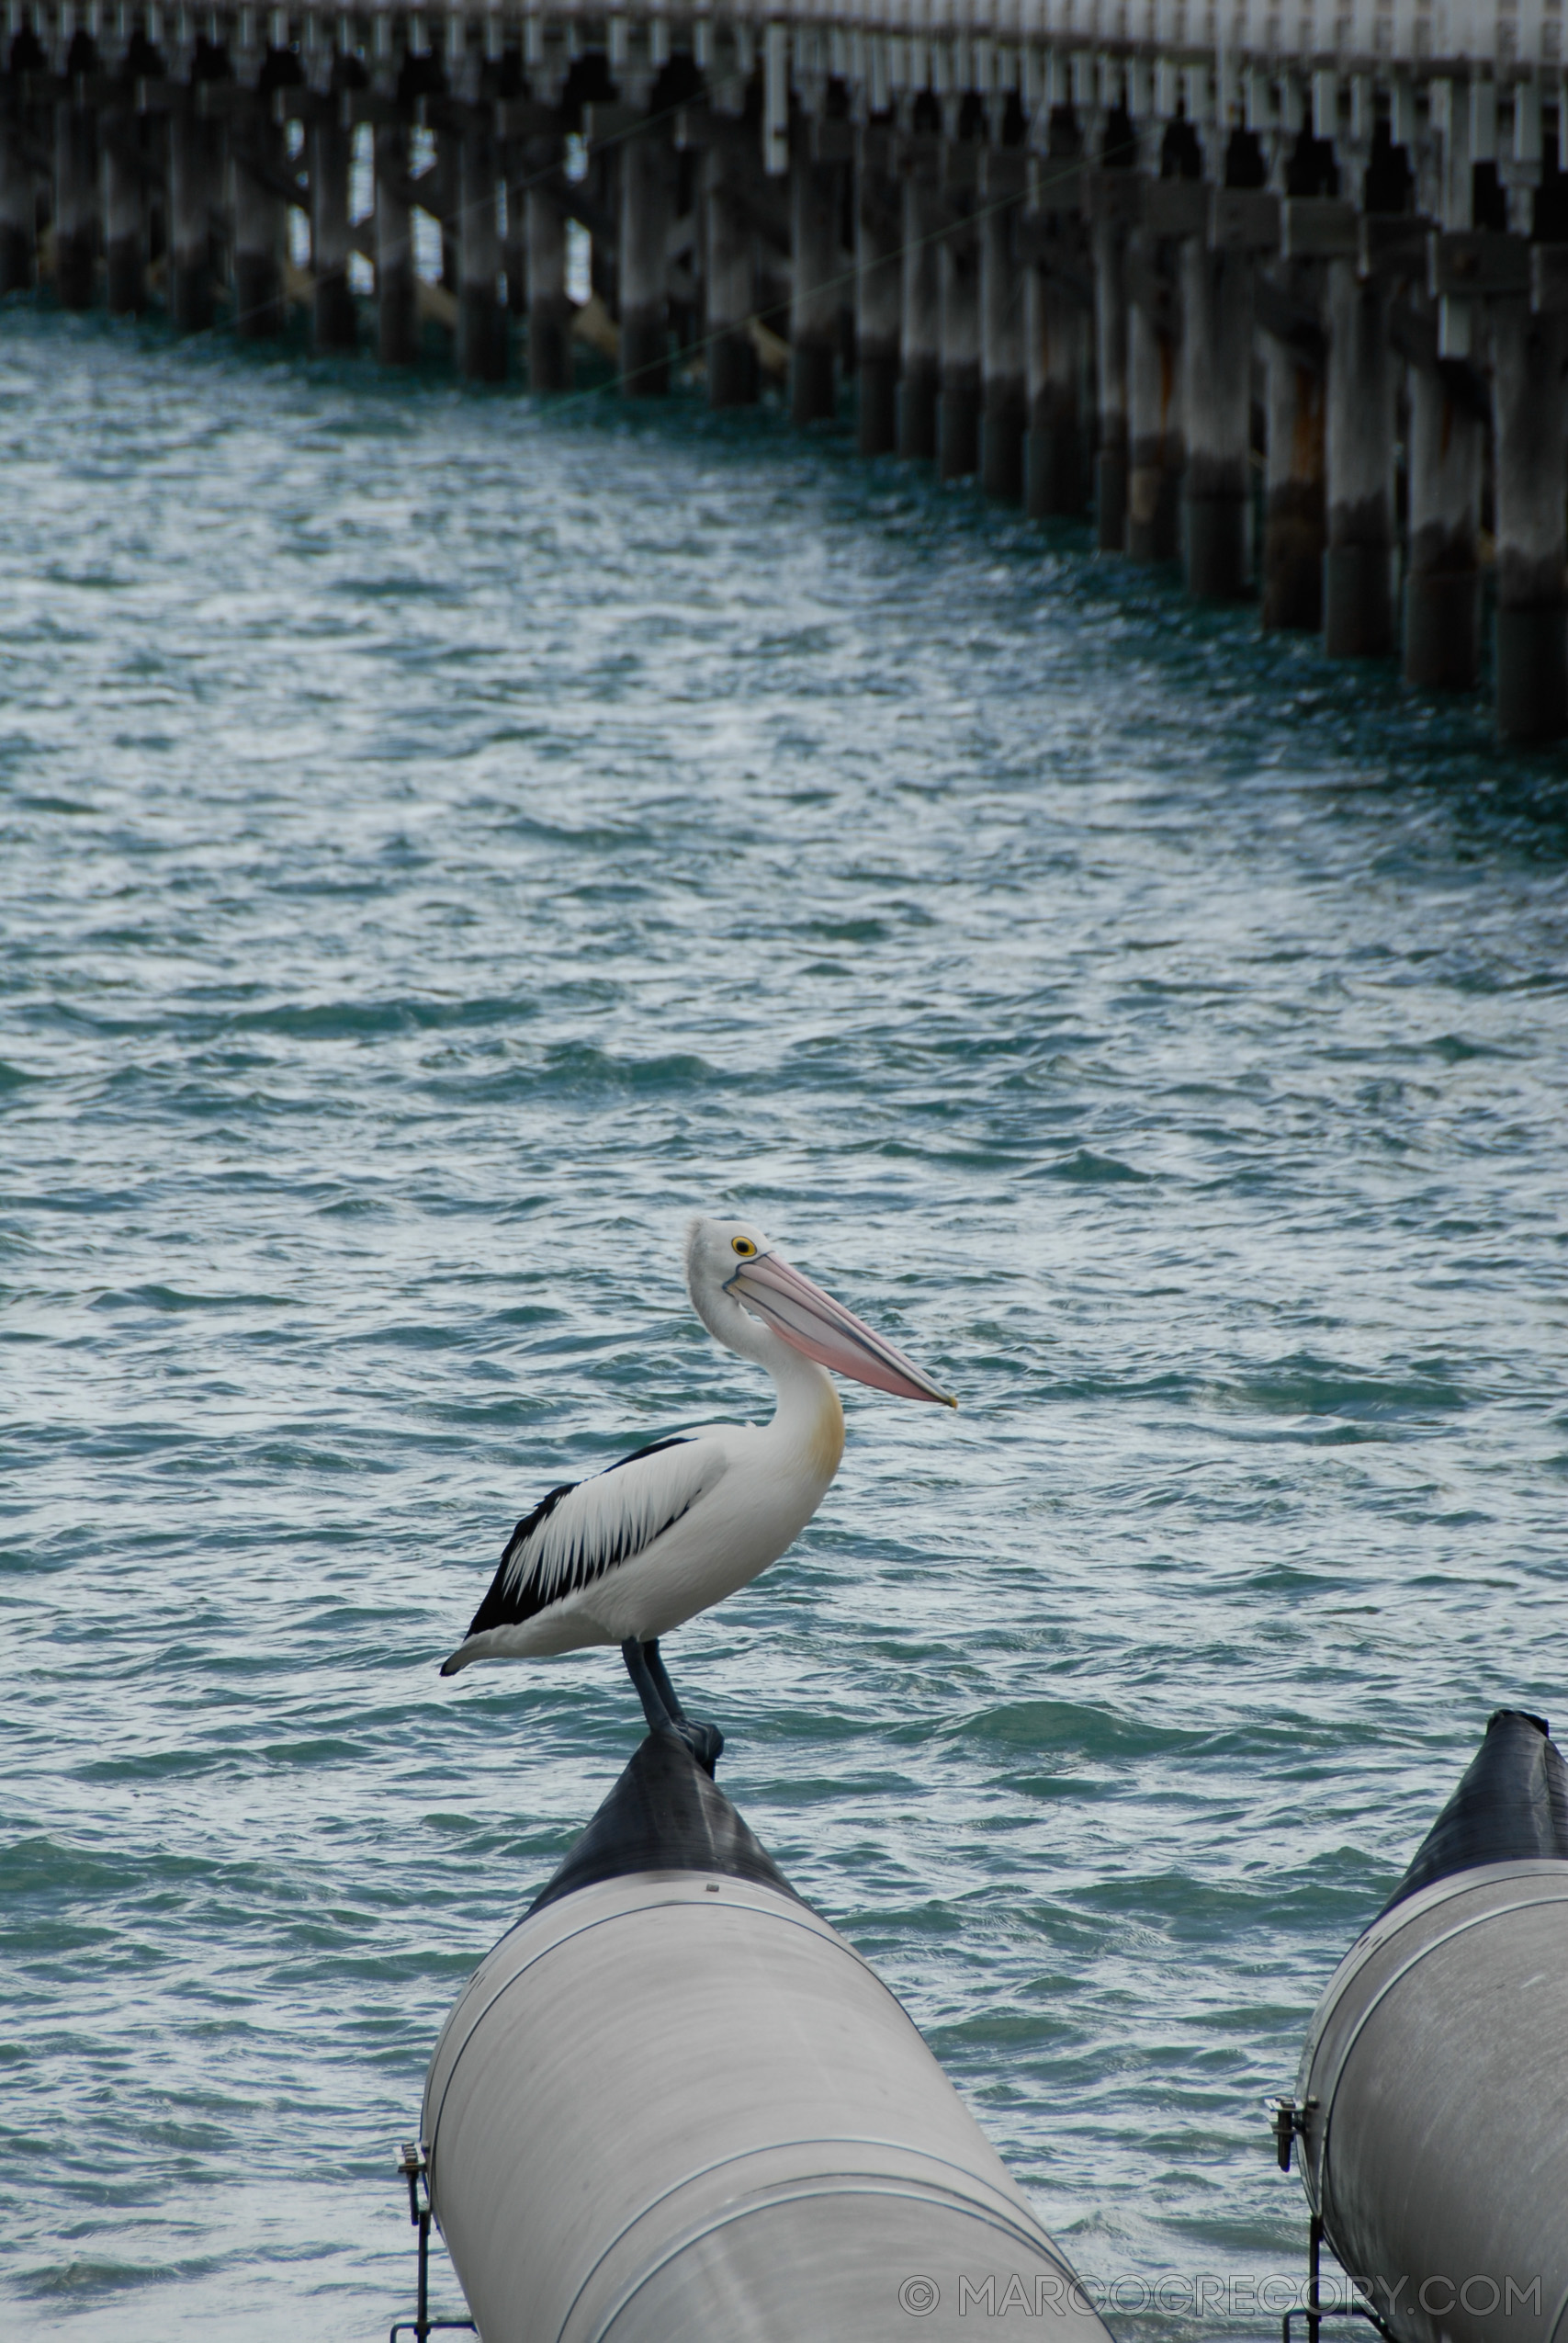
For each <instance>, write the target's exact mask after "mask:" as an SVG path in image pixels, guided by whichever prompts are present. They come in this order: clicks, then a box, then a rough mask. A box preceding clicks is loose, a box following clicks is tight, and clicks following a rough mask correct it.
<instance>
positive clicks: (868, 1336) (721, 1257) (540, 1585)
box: [441, 1219, 957, 1772]
mask: <svg viewBox="0 0 1568 2343" xmlns="http://www.w3.org/2000/svg"><path fill="white" fill-rule="evenodd" d="M685 1271H686V1291H687V1293H688V1294H689V1296H691V1302H692V1307H693V1308H694V1310H695V1311H696V1313H697V1316H698V1317H699V1318H700V1319H702V1322H703V1324H704V1325H705V1327H706V1328H707V1330H708V1332H709V1333H710V1334H711V1335H712V1336H713V1338H714V1340H715V1341H716V1342H722V1343H723V1344H724V1347H725V1349H726V1350H728V1351H736V1352H738V1353H739V1355H740V1356H741V1358H743V1359H752V1360H754V1361H755V1362H756V1364H758V1365H759V1366H763V1367H766V1369H767V1371H768V1373H769V1374H770V1375H772V1376H773V1384H774V1387H775V1388H776V1390H777V1392H778V1406H777V1407H776V1408H775V1409H774V1410H773V1421H772V1422H770V1423H768V1424H766V1425H756V1424H728V1423H716V1424H701V1425H699V1426H698V1427H697V1428H696V1429H695V1430H694V1431H692V1432H676V1433H675V1434H674V1435H673V1437H672V1438H671V1439H669V1440H656V1441H655V1442H654V1443H652V1445H651V1446H650V1447H647V1448H638V1449H636V1450H634V1452H633V1453H632V1454H631V1455H629V1456H623V1457H622V1458H621V1459H620V1461H619V1463H618V1464H614V1465H610V1466H607V1467H606V1468H605V1470H604V1471H603V1472H601V1473H595V1474H594V1475H593V1476H592V1478H591V1479H588V1480H580V1481H576V1482H568V1483H565V1484H563V1485H562V1486H561V1487H560V1488H552V1489H551V1490H550V1492H549V1494H548V1496H547V1497H546V1498H545V1499H544V1500H542V1501H541V1502H540V1503H539V1504H538V1505H536V1507H535V1508H534V1511H532V1512H531V1513H529V1514H527V1515H526V1516H525V1519H524V1520H522V1521H521V1522H518V1524H517V1527H516V1528H515V1529H514V1530H513V1533H512V1536H511V1538H510V1539H509V1541H508V1543H507V1547H506V1551H505V1553H504V1554H503V1555H502V1557H501V1567H500V1568H499V1569H498V1570H497V1571H496V1574H495V1578H494V1579H493V1581H492V1583H491V1590H490V1592H489V1593H488V1594H487V1595H486V1596H485V1599H484V1601H483V1602H481V1603H480V1605H479V1609H478V1611H476V1612H475V1613H474V1617H473V1624H471V1626H470V1627H469V1629H468V1635H467V1636H465V1638H464V1639H463V1641H462V1642H461V1643H460V1644H459V1645H458V1646H457V1650H456V1651H454V1652H453V1653H452V1654H451V1655H450V1656H449V1657H448V1658H446V1659H445V1660H443V1662H442V1664H441V1673H442V1674H443V1676H455V1675H456V1674H457V1671H458V1670H459V1669H462V1668H468V1667H471V1666H472V1665H473V1663H474V1661H475V1660H476V1659H538V1658H549V1657H554V1656H555V1655H557V1654H558V1653H560V1652H566V1651H581V1650H583V1649H584V1648H585V1647H589V1646H592V1645H594V1644H619V1646H620V1647H621V1657H622V1658H623V1659H624V1660H625V1662H626V1670H627V1672H628V1674H629V1675H630V1677H631V1680H632V1682H633V1683H634V1684H635V1685H636V1686H637V1694H638V1697H639V1698H640V1700H641V1702H642V1707H643V1714H644V1715H645V1716H646V1717H647V1719H648V1723H649V1730H650V1731H653V1732H656V1733H657V1732H664V1733H670V1732H674V1733H677V1734H679V1735H680V1737H682V1739H683V1740H684V1741H685V1743H686V1745H687V1747H688V1748H689V1749H691V1750H692V1752H693V1754H694V1756H695V1757H696V1758H697V1759H698V1760H700V1762H701V1763H703V1764H704V1765H705V1766H706V1767H707V1769H708V1771H709V1772H711V1771H713V1767H714V1764H715V1762H716V1759H717V1757H718V1754H719V1751H720V1750H721V1749H723V1747H724V1738H723V1736H722V1734H720V1733H719V1731H718V1730H717V1728H716V1726H712V1725H699V1724H694V1722H693V1721H692V1720H691V1719H690V1718H688V1716H687V1715H686V1713H685V1711H684V1710H683V1709H682V1706H681V1703H680V1701H679V1700H678V1699H677V1697H676V1693H675V1688H674V1686H673V1685H672V1684H671V1681H670V1678H669V1674H668V1671H667V1670H666V1669H665V1666H664V1663H663V1661H662V1660H661V1658H660V1654H659V1639H660V1636H667V1635H668V1634H669V1633H670V1632H671V1629H672V1628H675V1627H679V1626H680V1625H681V1624H682V1623H683V1622H684V1621H685V1620H687V1619H690V1618H693V1617H694V1616H695V1614H696V1613H698V1612H699V1611H706V1610H708V1609H710V1608H711V1606H712V1605H713V1604H714V1603H716V1602H723V1600H724V1598H725V1596H726V1595H727V1594H733V1593H734V1592H735V1591H736V1590H737V1589H738V1588H739V1587H743V1586H746V1585H747V1584H748V1583H749V1582H750V1580H751V1579H754V1578H756V1577H757V1576H758V1574H759V1573H760V1572H761V1571H763V1570H765V1569H766V1568H767V1567H768V1565H769V1563H770V1562H776V1561H777V1560H778V1558H779V1556H780V1555H781V1554H783V1553H784V1550H785V1548H786V1547H787V1546H789V1545H793V1543H794V1541H795V1538H796V1537H797V1536H798V1535H799V1534H800V1532H801V1531H802V1530H803V1529H804V1528H805V1527H806V1524H807V1522H808V1521H809V1520H810V1519H811V1516H812V1515H813V1513H815V1512H816V1511H817V1508H818V1505H820V1504H821V1502H822V1500H823V1498H824V1497H825V1496H826V1495H827V1493H828V1487H829V1482H830V1481H831V1480H832V1477H833V1475H834V1474H835V1473H836V1472H837V1471H838V1469H839V1459H840V1456H841V1455H842V1454H843V1453H844V1412H843V1409H841V1408H840V1405H839V1395H838V1392H837V1390H836V1389H835V1388H834V1387H833V1384H832V1383H831V1381H830V1380H829V1376H828V1375H826V1374H825V1373H824V1372H823V1370H824V1369H825V1368H831V1369H832V1370H833V1373H834V1374H836V1375H849V1376H850V1377H851V1378H852V1380H853V1381H854V1382H856V1383H866V1384H869V1385H870V1386H871V1387H872V1388H873V1390H875V1391H890V1392H892V1393H894V1394H895V1395H896V1396H897V1397H898V1398H905V1399H934V1400H937V1401H939V1402H940V1403H941V1404H942V1406H943V1407H948V1408H952V1407H955V1406H956V1405H957V1402H956V1400H954V1399H952V1398H949V1397H948V1395H947V1393H946V1392H945V1391H942V1390H940V1389H939V1388H938V1387H937V1386H936V1385H935V1384H934V1383H933V1382H932V1381H931V1377H930V1376H929V1375H924V1374H922V1373H921V1371H920V1369H919V1367H918V1366H916V1365H915V1364H914V1363H913V1361H912V1360H909V1359H907V1358H906V1357H905V1356H904V1354H903V1353H902V1352H901V1351H896V1350H895V1349H894V1347H893V1345H892V1344H891V1343H890V1342H885V1341H883V1340H882V1338H881V1336H880V1335H878V1334H874V1333H873V1332H872V1330H871V1329H870V1327H869V1326H866V1325H864V1324H863V1322H862V1321H861V1319H858V1318H856V1317H855V1316H854V1315H853V1314H852V1312H851V1311H849V1310H847V1309H845V1308H844V1307H843V1305H842V1304H841V1303H840V1302H836V1301H834V1300H833V1298H832V1296H831V1295H829V1294H825V1293H824V1292H823V1291H822V1288H821V1287H820V1285H813V1284H812V1282H811V1280H810V1278H809V1277H803V1276H802V1275H801V1273H800V1272H799V1270H798V1269H792V1268H791V1267H790V1265H789V1263H788V1262H786V1261H784V1259H783V1258H782V1257H781V1255H780V1254H779V1253H778V1252H776V1251H775V1250H774V1248H773V1245H772V1244H770V1242H769V1241H768V1239H767V1238H766V1237H765V1236H763V1234H762V1232H761V1229H760V1228H754V1227H753V1226H752V1224H751V1223H750V1221H748V1220H707V1219H696V1220H694V1221H693V1222H692V1223H691V1226H690V1227H689V1228H688V1229H687V1231H686V1256H685Z"/></svg>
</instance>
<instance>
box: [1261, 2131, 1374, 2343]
mask: <svg viewBox="0 0 1568 2343" xmlns="http://www.w3.org/2000/svg"><path fill="white" fill-rule="evenodd" d="M1315 2104H1316V2102H1315V2100H1308V2101H1307V2105H1308V2106H1309V2107H1311V2106H1314V2105H1315ZM1281 2105H1282V2106H1284V2107H1289V2106H1291V2105H1292V2101H1290V2100H1284V2101H1282V2102H1281ZM1280 2161H1281V2163H1282V2162H1283V2161H1284V2159H1283V2157H1281V2158H1280ZM1293 2318H1300V2319H1304V2320H1305V2321H1306V2331H1307V2343H1318V2336H1319V2332H1320V2330H1321V2328H1322V2326H1323V2322H1324V2320H1325V2318H1360V2319H1365V2321H1366V2323H1367V2325H1368V2326H1371V2327H1373V2328H1375V2329H1376V2331H1377V2333H1378V2334H1379V2335H1381V2336H1382V2338H1383V2343H1397V2337H1395V2336H1394V2335H1393V2331H1392V2330H1391V2329H1390V2328H1389V2327H1386V2326H1384V2325H1383V2323H1382V2319H1381V2318H1379V2316H1378V2315H1377V2313H1376V2311H1373V2310H1369V2309H1368V2308H1367V2306H1366V2304H1365V2303H1347V2304H1346V2305H1345V2307H1344V2308H1343V2309H1340V2308H1339V2307H1338V2305H1335V2306H1334V2307H1333V2308H1332V2309H1329V2310H1325V2309H1324V2307H1323V2223H1322V2221H1321V2219H1320V2218H1319V2216H1318V2215H1317V2214H1316V2213H1314V2214H1313V2217H1312V2224H1311V2227H1310V2228H1309V2229H1308V2231H1307V2298H1306V2304H1305V2307H1304V2308H1303V2309H1300V2310H1293V2311H1287V2312H1286V2313H1285V2315H1284V2318H1283V2320H1282V2322H1281V2324H1280V2343H1291V2321H1292V2319H1293Z"/></svg>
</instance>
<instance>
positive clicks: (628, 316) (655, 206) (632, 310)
mask: <svg viewBox="0 0 1568 2343" xmlns="http://www.w3.org/2000/svg"><path fill="white" fill-rule="evenodd" d="M672 161H673V158H672V156H671V153H670V151H669V149H668V147H667V145H666V143H665V141H663V139H662V138H661V137H660V133H659V131H658V130H657V129H654V128H649V127H642V128H639V129H638V130H637V131H636V132H635V133H634V134H633V135H632V136H631V137H629V138H627V139H626V142H625V144H624V145H623V147H622V149H621V154H620V164H621V170H620V180H621V203H620V223H621V238H620V248H619V276H620V286H619V292H620V309H621V389H622V391H623V392H624V393H625V395H626V397H627V398H631V399H661V398H663V397H664V396H665V395H666V393H667V392H668V390H669V389H670V316H669V307H668V297H667V291H666V276H667V266H668V264H667V262H666V258H665V248H666V245H667V243H668V242H669V236H670V225H671V217H672V214H673V204H672V202H671V196H672V193H673V188H672V185H671V180H672V172H671V164H672Z"/></svg>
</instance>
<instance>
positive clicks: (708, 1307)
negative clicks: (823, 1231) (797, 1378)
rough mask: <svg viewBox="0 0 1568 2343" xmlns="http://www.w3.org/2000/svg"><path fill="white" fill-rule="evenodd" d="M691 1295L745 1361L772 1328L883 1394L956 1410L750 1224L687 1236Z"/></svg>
mask: <svg viewBox="0 0 1568 2343" xmlns="http://www.w3.org/2000/svg"><path fill="white" fill-rule="evenodd" d="M686 1291H687V1292H688V1293H689V1294H690V1296H691V1297H692V1307H693V1308H694V1310H695V1311H696V1313H697V1316H698V1317H699V1318H700V1319H702V1321H703V1324H704V1325H705V1327H706V1328H707V1330H708V1332H709V1333H710V1334H712V1335H714V1336H716V1339H717V1340H718V1341H720V1342H722V1343H724V1344H725V1346H726V1347H727V1348H728V1349H729V1350H731V1351H739V1353H741V1355H742V1357H744V1358H755V1357H757V1356H758V1355H759V1352H758V1346H757V1343H756V1341H755V1329H756V1327H757V1326H758V1324H759V1323H761V1325H762V1326H765V1327H767V1328H768V1329H769V1330H771V1331H772V1332H773V1334H775V1335H776V1336H777V1337H778V1338H779V1340H780V1341H784V1342H787V1343H788V1344H789V1346H790V1348H791V1350H794V1351H800V1352H802V1353H804V1354H805V1356H806V1357H807V1358H808V1359H815V1360H816V1361H817V1363H818V1365H819V1366H825V1367H831V1368H832V1369H833V1371H834V1373H835V1374H836V1375H849V1376H851V1377H852V1380H853V1381H854V1382H856V1383H869V1384H870V1385H871V1387H872V1388H873V1390H875V1391H892V1392H895V1393H896V1394H897V1396H898V1398H903V1399H937V1400H940V1401H941V1402H942V1406H943V1407H945V1408H955V1407H956V1406H957V1405H958V1402H957V1401H956V1399H952V1398H949V1397H948V1395H947V1393H946V1392H945V1391H942V1390H940V1389H939V1388H938V1387H937V1386H936V1385H935V1384H934V1383H933V1382H932V1381H931V1377H930V1375H922V1373H921V1372H920V1370H919V1367H918V1366H916V1364H915V1363H914V1361H913V1360H912V1359H907V1358H906V1357H905V1356H904V1353H903V1352H902V1351H896V1350H895V1349H894V1347H893V1345H892V1343H891V1342H885V1341H883V1340H882V1337H881V1336H880V1335H879V1334H874V1333H873V1332H872V1330H871V1329H870V1327H869V1326H867V1325H865V1324H864V1323H863V1321H862V1320H861V1319H858V1318H856V1317H855V1316H854V1314H853V1312H852V1311H851V1310H847V1309H845V1307H843V1304H842V1303H841V1302H836V1301H835V1300H834V1299H833V1297H832V1296H831V1295H830V1294H825V1293H824V1292H823V1291H822V1288H821V1286H820V1285H813V1284H812V1282H811V1280H810V1278H809V1277H803V1276H802V1275H801V1273H800V1272H799V1270H798V1269H792V1268H791V1267H790V1265H789V1263H788V1262H787V1261H785V1260H784V1258H783V1257H782V1256H781V1255H780V1254H779V1253H778V1252H777V1251H775V1250H774V1248H773V1244H772V1242H771V1241H770V1239H768V1238H766V1237H765V1236H764V1235H763V1234H762V1231H761V1229H760V1228H758V1227H757V1226H756V1224H755V1222H754V1221H750V1220H705V1219H700V1220H694V1221H693V1222H692V1224H691V1226H690V1228H688V1229H687V1231H686Z"/></svg>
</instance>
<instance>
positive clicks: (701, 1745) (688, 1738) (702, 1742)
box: [675, 1716, 724, 1774]
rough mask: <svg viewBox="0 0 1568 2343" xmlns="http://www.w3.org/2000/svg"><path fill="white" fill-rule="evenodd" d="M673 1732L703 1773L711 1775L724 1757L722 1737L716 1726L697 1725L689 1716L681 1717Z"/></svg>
mask: <svg viewBox="0 0 1568 2343" xmlns="http://www.w3.org/2000/svg"><path fill="white" fill-rule="evenodd" d="M675 1730H676V1732H677V1733H679V1735H680V1736H681V1738H682V1741H684V1743H685V1744H686V1747H687V1748H688V1749H690V1750H691V1752H692V1755H693V1756H694V1758H695V1759H696V1760H697V1763H698V1764H699V1765H700V1766H701V1767H702V1769H703V1771H704V1772H705V1773H708V1774H711V1773H712V1771H713V1770H714V1767H715V1766H716V1764H717V1763H718V1761H719V1759H720V1758H721V1757H722V1756H723V1755H724V1735H723V1734H722V1733H721V1732H720V1731H719V1729H718V1726H716V1725H698V1724H695V1723H694V1721H693V1719H692V1718H691V1717H689V1716H683V1717H682V1719H681V1721H680V1723H679V1724H678V1725H677V1726H676V1727H675Z"/></svg>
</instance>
